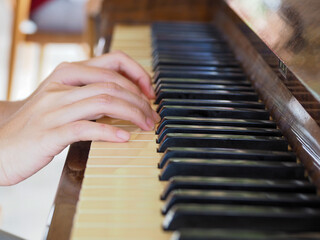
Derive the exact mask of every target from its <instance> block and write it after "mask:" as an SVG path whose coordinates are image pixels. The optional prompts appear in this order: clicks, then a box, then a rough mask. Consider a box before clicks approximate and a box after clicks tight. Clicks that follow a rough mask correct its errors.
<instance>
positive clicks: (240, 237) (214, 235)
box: [171, 228, 319, 240]
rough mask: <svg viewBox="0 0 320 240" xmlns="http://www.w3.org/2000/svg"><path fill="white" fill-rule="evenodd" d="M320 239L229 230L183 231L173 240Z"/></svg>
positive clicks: (178, 232)
mask: <svg viewBox="0 0 320 240" xmlns="http://www.w3.org/2000/svg"><path fill="white" fill-rule="evenodd" d="M317 239H319V237H316V236H313V237H312V236H308V233H307V234H303V233H300V234H297V233H291V234H290V233H278V232H267V231H250V230H234V229H233V230H232V231H230V230H228V229H201V228H199V229H181V230H179V231H176V232H174V233H173V235H172V238H171V240H317Z"/></svg>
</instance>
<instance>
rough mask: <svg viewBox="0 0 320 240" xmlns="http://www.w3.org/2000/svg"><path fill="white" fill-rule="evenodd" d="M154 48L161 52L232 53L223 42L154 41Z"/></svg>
mask: <svg viewBox="0 0 320 240" xmlns="http://www.w3.org/2000/svg"><path fill="white" fill-rule="evenodd" d="M152 47H153V50H154V51H157V52H161V50H171V49H174V50H180V49H182V50H189V49H190V50H191V51H203V50H208V51H210V50H213V52H217V51H218V52H230V48H229V47H228V45H227V44H226V42H223V41H216V42H214V43H213V42H195V41H192V42H191V41H181V42H176V41H158V40H155V39H154V40H153V41H152Z"/></svg>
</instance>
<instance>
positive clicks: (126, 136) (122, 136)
mask: <svg viewBox="0 0 320 240" xmlns="http://www.w3.org/2000/svg"><path fill="white" fill-rule="evenodd" d="M116 135H117V137H118V138H120V139H121V140H124V141H129V139H130V133H128V132H126V131H124V130H117V133H116Z"/></svg>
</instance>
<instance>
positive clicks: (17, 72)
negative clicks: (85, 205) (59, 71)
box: [0, 0, 99, 239]
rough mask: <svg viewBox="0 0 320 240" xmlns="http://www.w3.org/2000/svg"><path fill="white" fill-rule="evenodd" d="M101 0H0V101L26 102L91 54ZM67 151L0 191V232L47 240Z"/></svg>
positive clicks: (0, 188) (1, 188)
mask: <svg viewBox="0 0 320 240" xmlns="http://www.w3.org/2000/svg"><path fill="white" fill-rule="evenodd" d="M98 7H99V1H98V0H92V1H87V0H32V1H31V0H0V53H1V54H0V100H6V99H10V100H19V99H23V98H26V97H27V96H29V95H30V93H31V92H32V91H33V90H34V89H35V88H36V87H37V86H38V85H39V83H40V82H41V81H42V80H43V79H45V78H46V77H47V76H48V75H49V74H50V72H51V71H52V70H53V69H54V68H55V67H56V66H57V65H58V64H59V63H60V62H63V61H79V60H84V59H86V58H88V57H89V56H90V55H92V54H93V52H92V51H93V48H92V45H91V42H90V41H91V37H92V36H93V32H92V31H93V30H92V29H90V18H92V17H93V16H94V14H95V11H97V10H98ZM66 153H67V150H65V151H64V152H62V153H61V154H60V155H59V156H57V157H56V158H55V159H54V160H53V161H52V162H51V163H50V164H49V165H48V166H47V167H46V168H44V169H43V170H41V171H39V172H38V173H37V174H35V175H34V176H32V177H31V178H29V179H27V180H26V181H23V182H22V183H20V184H17V185H15V186H10V187H0V229H1V230H3V231H6V232H9V233H12V234H14V235H17V236H19V237H22V238H25V239H43V237H44V236H45V233H46V223H47V219H48V216H49V213H50V209H51V206H52V203H53V201H54V197H55V194H56V190H57V186H58V183H59V179H60V175H61V171H62V168H63V165H64V161H65V157H66Z"/></svg>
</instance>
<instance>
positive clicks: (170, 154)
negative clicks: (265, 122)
mask: <svg viewBox="0 0 320 240" xmlns="http://www.w3.org/2000/svg"><path fill="white" fill-rule="evenodd" d="M186 157H191V158H208V159H219V158H224V159H244V160H254V161H272V162H273V161H278V162H279V161H281V162H296V155H295V154H294V153H293V152H289V151H284V152H279V151H270V150H252V149H232V148H228V149H223V148H193V147H169V148H167V150H166V151H165V153H164V154H163V155H162V157H161V159H160V161H159V168H163V166H164V165H165V164H166V163H167V161H168V159H169V158H186Z"/></svg>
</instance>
